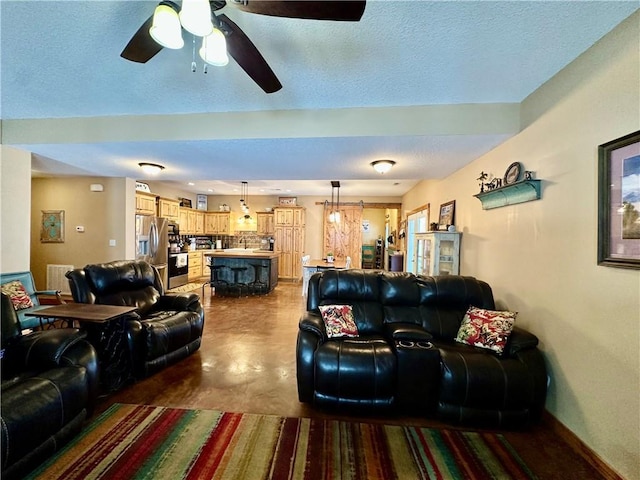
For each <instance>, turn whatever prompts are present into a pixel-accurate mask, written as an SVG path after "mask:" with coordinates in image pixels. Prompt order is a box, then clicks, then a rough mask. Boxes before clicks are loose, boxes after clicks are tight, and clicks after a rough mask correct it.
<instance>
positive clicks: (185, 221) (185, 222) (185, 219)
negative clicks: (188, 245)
mask: <svg viewBox="0 0 640 480" xmlns="http://www.w3.org/2000/svg"><path fill="white" fill-rule="evenodd" d="M189 210H190V209H189V208H183V207H179V208H178V224H179V225H180V233H181V234H183V235H184V234H187V233H189V232H188V229H189Z"/></svg>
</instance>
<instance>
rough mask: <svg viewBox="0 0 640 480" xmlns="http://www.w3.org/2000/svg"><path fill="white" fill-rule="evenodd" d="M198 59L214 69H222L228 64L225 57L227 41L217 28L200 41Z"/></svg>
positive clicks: (227, 57)
mask: <svg viewBox="0 0 640 480" xmlns="http://www.w3.org/2000/svg"><path fill="white" fill-rule="evenodd" d="M199 53H200V57H201V58H202V60H204V61H205V62H207V63H208V64H209V65H213V66H215V67H224V66H225V65H226V64H228V63H229V56H228V55H227V40H226V39H225V37H224V33H222V32H221V31H220V30H218V29H217V28H214V29H213V31H212V32H211V33H210V34H209V35H207V36H206V37H204V38H203V39H202V47H201V48H200V52H199Z"/></svg>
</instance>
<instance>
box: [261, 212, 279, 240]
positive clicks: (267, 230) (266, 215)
mask: <svg viewBox="0 0 640 480" xmlns="http://www.w3.org/2000/svg"><path fill="white" fill-rule="evenodd" d="M257 217H258V219H257V222H258V235H273V234H274V232H275V219H274V214H273V213H270V212H258V213H257Z"/></svg>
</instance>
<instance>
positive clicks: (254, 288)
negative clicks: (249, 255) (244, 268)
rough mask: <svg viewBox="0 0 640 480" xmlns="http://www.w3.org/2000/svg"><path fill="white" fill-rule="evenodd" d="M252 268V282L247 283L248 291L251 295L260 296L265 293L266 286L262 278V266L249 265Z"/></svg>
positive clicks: (257, 264) (259, 264) (258, 264)
mask: <svg viewBox="0 0 640 480" xmlns="http://www.w3.org/2000/svg"><path fill="white" fill-rule="evenodd" d="M249 265H251V266H252V267H253V282H250V283H249V291H250V292H251V293H253V294H254V295H255V294H258V295H262V294H265V293H267V290H268V286H267V284H266V283H264V282H263V281H262V280H261V278H262V264H261V263H250V264H249Z"/></svg>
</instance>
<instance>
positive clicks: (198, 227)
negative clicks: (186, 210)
mask: <svg viewBox="0 0 640 480" xmlns="http://www.w3.org/2000/svg"><path fill="white" fill-rule="evenodd" d="M194 213H195V230H194V232H195V234H196V235H204V212H199V211H197V210H196V211H195V212H194Z"/></svg>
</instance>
